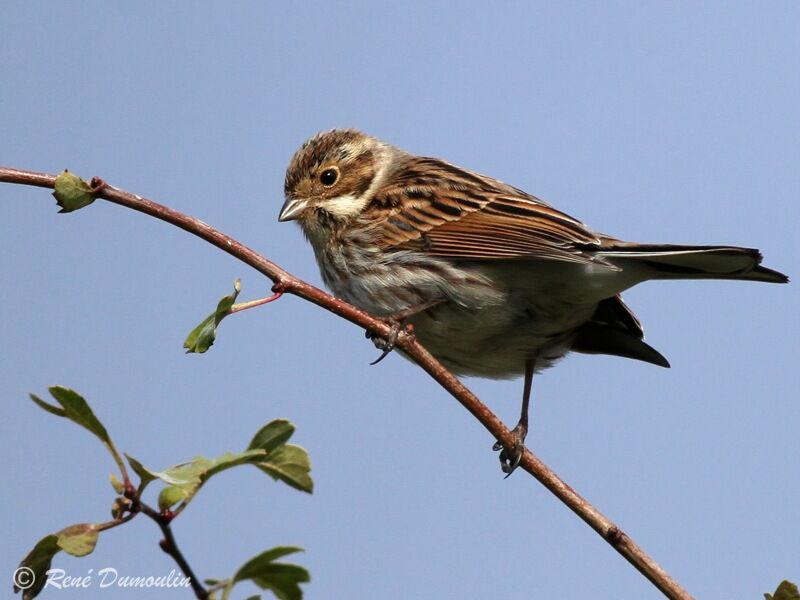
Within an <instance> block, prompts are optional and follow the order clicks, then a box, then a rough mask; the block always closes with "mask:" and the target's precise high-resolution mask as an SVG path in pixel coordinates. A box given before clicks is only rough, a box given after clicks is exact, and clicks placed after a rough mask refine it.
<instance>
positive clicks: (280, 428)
mask: <svg viewBox="0 0 800 600" xmlns="http://www.w3.org/2000/svg"><path fill="white" fill-rule="evenodd" d="M293 433H294V425H292V424H291V423H290V422H289V421H287V420H286V419H275V420H274V421H270V422H269V423H267V424H266V425H264V427H262V428H261V429H259V430H258V432H257V433H256V434H255V435H254V436H253V439H252V441H251V442H250V445H249V446H248V447H247V449H248V450H253V449H254V448H260V449H262V450H266V451H267V452H270V451H272V450H274V449H275V448H277V447H278V446H280V445H282V444H285V443H286V442H287V441H288V440H289V438H290V437H292V434H293Z"/></svg>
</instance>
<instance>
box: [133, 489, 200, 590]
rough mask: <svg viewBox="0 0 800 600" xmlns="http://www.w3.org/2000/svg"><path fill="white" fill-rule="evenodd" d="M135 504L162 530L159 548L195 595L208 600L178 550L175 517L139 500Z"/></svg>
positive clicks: (135, 506) (139, 510)
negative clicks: (170, 558)
mask: <svg viewBox="0 0 800 600" xmlns="http://www.w3.org/2000/svg"><path fill="white" fill-rule="evenodd" d="M133 503H134V510H136V511H138V512H141V513H143V514H145V515H147V516H148V517H150V518H151V519H152V520H153V521H155V522H156V524H157V525H158V526H159V528H161V533H162V534H163V535H164V539H163V540H161V542H159V546H160V547H161V549H162V550H163V551H164V552H166V553H167V554H169V555H170V556H171V557H172V559H173V560H174V561H175V562H176V563H177V565H178V567H180V570H181V571H183V574H184V575H185V576H186V577H187V578H188V579H189V584H190V585H191V586H192V590H193V591H194V595H195V596H196V597H197V598H198V599H199V600H206V599H207V598H208V590H206V588H204V587H203V584H201V583H200V580H199V579H198V578H197V577H196V576H195V574H194V571H192V567H190V566H189V562H188V561H187V560H186V557H185V556H184V555H183V553H182V552H181V551H180V548H178V543H177V542H176V541H175V536H174V535H173V534H172V527H170V523H171V522H172V519H173V518H174V516H172V515H165V514H162V513H160V512H158V511H157V510H155V509H154V508H151V507H150V506H148V505H147V504H145V503H144V502H142V501H141V500H139V499H135V500H133Z"/></svg>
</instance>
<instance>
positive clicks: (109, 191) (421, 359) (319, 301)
mask: <svg viewBox="0 0 800 600" xmlns="http://www.w3.org/2000/svg"><path fill="white" fill-rule="evenodd" d="M0 181H5V182H8V183H17V184H23V185H32V186H38V187H44V188H52V187H53V186H54V182H55V176H54V175H47V174H44V173H35V172H31V171H22V170H17V169H11V168H6V167H0ZM92 187H93V188H94V189H96V190H97V196H98V197H99V198H103V199H105V200H108V201H109V202H113V203H114V204H119V205H121V206H125V207H127V208H131V209H133V210H138V211H139V212H142V213H145V214H147V215H150V216H152V217H155V218H157V219H161V220H162V221H167V222H168V223H171V224H173V225H175V226H177V227H180V228H181V229H184V230H185V231H188V232H189V233H192V234H194V235H196V236H198V237H201V238H203V239H204V240H206V241H207V242H209V243H211V244H213V245H214V246H217V247H218V248H220V249H221V250H224V251H225V252H227V253H228V254H231V255H232V256H234V257H236V258H238V259H239V260H241V261H242V262H244V263H245V264H247V265H250V266H251V267H253V268H255V269H256V270H258V271H260V272H261V273H263V274H264V275H266V276H267V277H269V278H270V279H271V280H272V281H273V282H274V285H273V288H272V289H273V291H274V292H275V293H285V294H293V295H295V296H299V297H300V298H303V299H304V300H308V301H309V302H313V303H314V304H316V305H318V306H320V307H322V308H324V309H325V310H328V311H330V312H332V313H334V314H336V315H338V316H340V317H342V318H344V319H347V320H348V321H350V322H351V323H355V324H356V325H358V326H360V327H363V328H364V329H366V330H368V331H370V332H371V333H373V334H376V335H378V336H381V337H384V338H385V337H387V336H388V335H389V334H390V333H391V324H390V323H387V322H385V321H382V320H380V319H376V318H375V317H372V316H370V315H369V314H367V313H365V312H363V311H361V310H359V309H358V308H356V307H354V306H352V305H350V304H348V303H347V302H344V301H342V300H339V299H337V298H334V297H333V296H331V295H330V294H327V293H326V292H323V291H322V290H320V289H319V288H316V287H314V286H313V285H310V284H308V283H306V282H305V281H302V280H300V279H298V278H297V277H295V276H293V275H292V274H291V273H289V272H287V271H285V270H284V269H282V268H281V267H279V266H278V265H276V264H275V263H273V262H272V261H270V260H268V259H266V258H264V257H263V256H261V255H260V254H257V253H256V252H255V251H253V250H251V249H250V248H248V247H247V246H245V245H243V244H241V243H239V242H237V241H236V240H234V239H232V238H230V237H228V236H226V235H225V234H223V233H221V232H220V231H217V230H216V229H214V228H213V227H210V226H209V225H207V224H205V223H203V222H202V221H200V220H199V219H195V218H193V217H190V216H187V215H184V214H182V213H180V212H177V211H175V210H172V209H170V208H168V207H166V206H162V205H161V204H158V203H156V202H153V201H151V200H147V199H145V198H142V197H141V196H137V195H135V194H131V193H129V192H125V191H122V190H120V189H117V188H114V187H112V186H110V185H106V184H104V183H103V182H102V181H101V180H97V179H95V180H94V181H93V182H92ZM395 345H396V347H397V348H400V349H401V350H402V351H403V352H404V353H405V354H406V355H408V356H409V357H410V358H411V359H413V360H414V362H416V363H417V364H418V365H419V366H420V367H422V368H423V369H424V370H425V371H427V372H428V374H429V375H430V376H431V377H433V378H434V379H435V380H436V381H437V382H438V383H439V384H440V385H441V386H442V387H443V388H444V389H446V390H447V391H448V392H450V394H452V396H453V397H454V398H455V399H456V400H458V401H459V402H460V403H461V404H462V405H463V406H464V408H466V409H467V410H468V411H469V412H471V413H472V414H473V415H474V416H475V418H476V419H478V421H480V422H481V424H482V425H483V426H484V427H485V428H486V429H487V430H488V431H489V432H490V433H491V435H492V437H493V438H495V439H497V440H500V441H501V442H502V443H503V444H505V445H506V446H508V447H510V446H513V444H514V440H513V438H512V437H511V432H510V431H509V430H508V428H506V426H505V425H504V424H503V422H502V421H500V419H498V418H497V416H495V414H494V413H493V412H492V411H490V410H489V408H488V407H487V406H486V405H485V404H483V403H482V402H481V401H480V400H479V399H478V398H477V397H476V396H475V395H474V394H473V393H472V392H471V391H470V390H469V389H467V387H466V386H464V384H462V383H461V382H460V381H459V380H458V379H457V378H456V377H455V376H454V375H453V374H451V373H450V372H449V371H448V370H447V369H445V368H444V367H443V366H442V365H441V364H440V363H439V361H437V360H436V359H435V358H434V357H433V356H432V355H431V354H430V353H429V352H428V351H427V350H425V348H423V347H422V346H421V345H420V344H419V343H417V342H416V340H415V339H414V337H413V335H409V334H408V333H407V332H401V333H400V334H399V336H398V337H397V342H396V344H395ZM519 466H520V468H522V469H524V470H525V471H527V472H528V473H530V474H531V475H533V476H534V477H535V478H536V479H538V480H539V482H540V483H541V484H542V485H544V486H545V487H546V488H547V489H548V490H550V491H551V492H552V493H553V494H554V495H555V496H556V497H557V498H558V499H559V500H561V501H562V502H563V503H564V504H566V505H567V506H568V507H569V509H570V510H572V511H573V512H574V513H575V514H576V515H578V516H579V517H580V518H581V519H583V520H584V521H585V522H586V523H587V524H588V525H589V526H590V527H591V528H592V529H594V530H595V531H596V532H597V533H598V534H600V536H601V537H602V538H603V539H604V540H606V541H607V542H608V543H609V544H611V546H612V547H613V548H614V549H615V550H616V551H617V552H619V553H620V554H621V555H622V556H623V557H625V559H626V560H627V561H628V562H630V563H631V564H632V565H633V566H634V567H635V568H636V569H637V570H638V571H639V572H641V573H642V574H643V575H644V576H645V577H647V579H649V580H650V581H651V582H652V583H653V585H655V586H656V587H657V588H658V589H659V590H661V591H662V592H663V593H664V595H665V596H667V597H668V598H673V599H677V600H688V599H691V598H692V596H691V595H690V594H689V593H688V592H687V591H686V590H684V589H683V588H682V587H681V586H680V585H679V584H678V583H677V582H676V581H675V580H674V579H672V577H670V576H669V574H667V572H666V571H664V569H662V568H661V567H660V566H659V565H658V564H657V563H656V562H655V561H654V560H653V559H652V558H650V557H649V556H648V555H647V554H646V553H645V552H644V550H642V548H640V547H639V546H638V545H637V544H636V543H635V542H634V541H633V540H632V539H631V538H630V537H629V536H628V535H627V534H625V533H624V532H623V531H622V530H620V529H619V528H618V527H617V526H616V525H614V523H612V522H611V521H610V520H609V519H608V518H606V517H605V516H604V515H603V514H602V513H600V511H598V510H597V509H596V508H595V507H594V506H592V505H591V504H590V503H589V502H588V501H586V500H585V499H584V498H583V497H581V496H580V495H579V494H578V493H577V492H575V490H573V489H572V488H571V487H570V486H569V485H567V484H566V483H565V482H564V481H563V480H562V479H561V478H559V477H558V476H557V475H556V474H555V473H554V472H553V471H552V470H550V468H548V467H547V465H545V464H544V463H543V462H542V461H541V460H539V459H538V458H537V457H536V456H534V455H533V454H532V453H531V452H530V451H529V450H525V454H524V456H523V457H522V461H521V462H520V465H519Z"/></svg>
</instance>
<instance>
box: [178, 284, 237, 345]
mask: <svg viewBox="0 0 800 600" xmlns="http://www.w3.org/2000/svg"><path fill="white" fill-rule="evenodd" d="M241 287H242V286H241V282H240V281H239V280H238V279H237V280H236V281H234V283H233V294H231V295H230V296H225V297H224V298H222V299H221V300H220V301H219V302H218V303H217V308H216V310H215V311H214V312H213V313H211V314H210V315H209V316H207V317H206V318H205V319H203V320H202V321H201V322H200V324H199V325H198V326H197V327H195V328H194V329H192V331H191V332H189V335H188V336H186V340H185V341H184V342H183V347H184V348H186V352H187V353H197V354H202V353H203V352H205V351H206V350H208V349H209V348H210V347H211V345H212V344H213V343H214V339H215V338H216V336H217V327H218V326H219V324H220V322H221V321H222V319H224V318H225V317H226V316H227V315H228V314H230V310H231V307H232V306H233V304H234V302H236V297H237V296H238V295H239V291H240V290H241Z"/></svg>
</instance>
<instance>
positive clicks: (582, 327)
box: [280, 130, 787, 472]
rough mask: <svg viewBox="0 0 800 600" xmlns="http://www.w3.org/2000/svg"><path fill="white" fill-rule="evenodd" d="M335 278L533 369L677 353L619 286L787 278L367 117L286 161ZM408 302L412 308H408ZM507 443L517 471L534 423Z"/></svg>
mask: <svg viewBox="0 0 800 600" xmlns="http://www.w3.org/2000/svg"><path fill="white" fill-rule="evenodd" d="M285 194H286V203H285V204H284V206H283V208H282V209H281V214H280V220H281V221H287V220H297V221H298V222H299V223H300V225H301V227H302V229H303V232H304V234H305V235H306V237H307V238H308V239H309V241H310V242H311V245H312V247H313V249H314V253H315V256H316V258H317V262H318V264H319V266H320V271H321V274H322V278H323V280H324V281H325V284H326V285H327V286H328V287H329V288H330V289H331V290H332V291H333V292H334V293H335V294H336V295H338V296H340V297H342V298H344V299H345V300H347V301H349V302H351V303H353V304H355V305H357V306H359V307H361V308H363V309H364V310H366V311H368V312H371V313H373V314H375V315H377V316H381V317H394V316H397V315H403V316H407V321H408V322H410V323H413V324H414V327H415V331H416V334H417V337H418V339H419V340H420V341H421V342H422V343H423V345H425V347H426V348H427V349H428V350H429V351H430V352H431V353H432V354H433V355H434V356H436V357H437V358H438V359H439V360H440V361H441V362H442V363H443V364H444V365H445V366H447V367H448V368H449V369H451V370H452V371H453V372H454V373H456V374H465V375H479V376H484V377H494V378H501V377H513V376H519V375H525V377H526V386H525V389H526V391H528V392H529V389H530V378H531V377H532V376H533V373H534V372H535V371H539V370H541V369H544V368H547V367H549V366H550V365H552V364H553V363H554V362H555V361H557V360H558V359H559V358H561V357H562V356H564V355H565V354H566V353H567V352H569V351H570V350H575V351H578V352H586V353H601V354H613V355H618V356H624V357H628V358H635V359H638V360H643V361H646V362H650V363H653V364H656V365H661V366H669V364H668V363H667V361H666V359H665V358H664V357H663V356H661V354H660V353H658V351H656V350H655V349H653V348H652V347H650V346H649V345H648V344H646V343H645V342H644V341H643V339H644V334H643V331H642V327H641V325H640V324H639V321H638V320H637V319H636V317H635V316H634V315H633V313H632V312H631V311H630V310H629V309H628V308H627V307H626V306H625V304H624V303H623V302H622V299H621V297H620V295H619V294H620V292H622V291H624V290H625V289H627V288H629V287H631V286H633V285H636V284H637V283H640V282H642V281H646V280H648V279H738V280H751V281H764V282H773V283H783V282H786V281H787V277H786V276H785V275H783V274H782V273H779V272H777V271H773V270H771V269H767V268H766V267H762V266H761V265H760V262H761V255H760V253H759V252H758V251H757V250H754V249H750V248H739V247H733V246H679V245H663V244H661V245H659V244H637V243H630V242H623V241H620V240H617V239H615V238H613V237H610V236H607V235H603V234H600V233H597V232H595V231H593V230H592V229H590V228H589V227H587V226H586V225H584V224H583V223H581V222H580V221H578V220H576V219H574V218H573V217H571V216H569V215H567V214H565V213H563V212H561V211H559V210H557V209H555V208H553V207H551V206H549V205H548V204H546V203H545V202H543V201H541V200H539V199H538V198H536V197H535V196H532V195H530V194H527V193H526V192H524V191H522V190H520V189H517V188H515V187H512V186H510V185H507V184H505V183H502V182H500V181H497V180H496V179H492V178H491V177H487V176H484V175H480V174H477V173H474V172H472V171H468V170H466V169H462V168H460V167H457V166H455V165H451V164H449V163H447V162H445V161H442V160H439V159H436V158H425V157H418V156H413V155H410V154H408V153H406V152H404V151H402V150H400V149H398V148H395V147H394V146H391V145H389V144H386V143H384V142H381V141H380V140H377V139H375V138H372V137H369V136H366V135H364V134H362V133H360V132H358V131H355V130H333V131H329V132H326V133H321V134H318V135H316V136H314V137H312V138H310V139H309V140H308V141H307V142H306V143H305V144H303V146H302V147H301V148H300V149H299V150H298V151H297V153H296V154H295V156H294V157H293V158H292V161H291V164H290V165H289V168H288V170H287V172H286V183H285ZM408 315H410V316H408ZM515 431H516V433H517V440H518V444H517V446H516V447H515V448H513V449H507V450H504V452H503V453H502V454H501V461H503V466H504V470H506V471H507V472H510V471H511V470H513V468H514V467H515V466H516V462H517V461H518V460H519V457H520V456H521V449H522V443H523V440H524V437H525V433H526V431H527V394H525V397H524V399H523V415H522V418H521V419H520V423H519V424H518V426H517V428H516V430H515Z"/></svg>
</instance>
